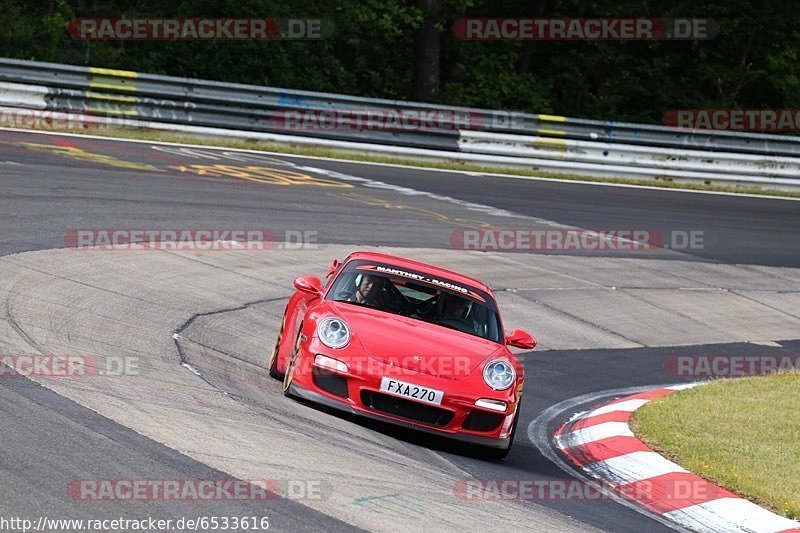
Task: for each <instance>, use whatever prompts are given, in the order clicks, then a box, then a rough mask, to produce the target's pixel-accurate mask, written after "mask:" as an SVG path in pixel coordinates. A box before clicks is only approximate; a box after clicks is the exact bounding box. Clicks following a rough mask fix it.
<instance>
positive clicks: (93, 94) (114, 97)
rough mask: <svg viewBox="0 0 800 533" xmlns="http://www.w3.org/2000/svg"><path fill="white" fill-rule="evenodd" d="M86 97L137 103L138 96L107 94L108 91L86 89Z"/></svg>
mask: <svg viewBox="0 0 800 533" xmlns="http://www.w3.org/2000/svg"><path fill="white" fill-rule="evenodd" d="M86 98H91V99H93V100H108V101H111V102H124V103H126V104H135V103H136V97H135V96H124V95H121V94H106V93H97V92H94V91H86Z"/></svg>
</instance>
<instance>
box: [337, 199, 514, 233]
mask: <svg viewBox="0 0 800 533" xmlns="http://www.w3.org/2000/svg"><path fill="white" fill-rule="evenodd" d="M328 194H329V195H330V196H335V197H337V198H344V199H346V200H352V201H354V202H358V203H361V204H364V205H369V206H372V207H382V208H384V209H394V210H398V211H408V212H409V213H414V214H415V215H423V216H425V217H427V218H431V219H433V220H436V221H438V222H444V223H447V224H452V225H454V226H462V227H469V228H476V227H477V228H483V229H501V228H498V227H496V226H494V225H493V224H492V223H490V222H487V221H485V220H478V219H474V218H462V217H449V216H447V215H445V214H443V213H439V212H437V211H432V210H430V209H424V208H422V207H416V206H413V205H406V204H398V203H395V202H391V201H389V200H384V199H381V198H375V197H373V196H367V195H364V194H359V193H355V192H349V193H344V192H343V193H328Z"/></svg>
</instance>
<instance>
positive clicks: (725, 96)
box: [0, 0, 800, 123]
mask: <svg viewBox="0 0 800 533" xmlns="http://www.w3.org/2000/svg"><path fill="white" fill-rule="evenodd" d="M419 5H420V3H418V2H417V1H415V0H406V1H399V2H398V1H397V0H340V1H338V2H327V1H322V0H221V1H219V0H178V1H175V2H161V1H157V0H76V1H67V0H32V1H24V0H5V2H0V7H2V9H3V13H4V16H3V17H2V18H0V55H1V56H5V57H14V58H20V59H32V60H38V61H53V62H60V63H70V64H80V65H92V66H100V67H108V68H118V69H127V70H136V71H140V72H152V73H158V74H168V75H175V76H186V77H193V78H202V79H211V80H222V81H234V82H240V83H253V84H263V85H271V86H276V87H286V88H294V89H305V90H312V91H328V92H338V93H345V94H356V95H363V96H372V97H383V98H392V99H401V100H413V96H414V79H413V76H414V63H415V57H414V38H415V33H416V31H417V30H418V29H419V28H420V27H421V25H422V23H423V20H424V16H425V13H424V12H423V11H422V8H421V7H419ZM76 17H184V18H192V17H241V18H245V17H275V18H290V17H293V18H324V19H328V20H331V21H332V22H333V23H334V25H335V31H334V34H333V35H332V36H331V37H330V38H328V39H326V40H322V41H241V42H240V41H181V42H165V41H117V42H112V41H76V40H74V39H72V38H71V37H70V36H69V35H68V34H67V33H66V25H67V23H68V22H69V21H70V20H72V19H73V18H76ZM459 17H666V18H693V17H694V18H703V17H710V18H713V19H715V20H716V21H718V22H719V24H720V30H721V31H720V34H719V35H718V36H717V37H716V38H714V39H711V40H707V41H670V42H666V41H640V42H616V41H598V42H583V41H579V42H575V41H572V42H564V41H525V42H523V41H507V42H497V41H477V42H475V41H461V40H459V39H457V38H455V36H454V35H453V34H452V26H453V22H454V20H455V19H457V18H459ZM798 20H800V3H798V2H778V1H777V0H765V1H763V2H757V3H756V2H743V1H741V0H737V1H728V2H722V1H721V0H720V1H709V2H705V3H704V4H702V5H700V4H699V3H698V2H696V1H689V0H675V1H672V2H669V3H668V4H667V3H664V2H657V1H655V0H622V1H620V0H617V1H612V0H591V1H586V0H537V1H533V2H531V1H530V0H502V1H493V0H440V9H439V12H438V15H437V18H436V25H437V27H438V28H440V29H441V30H442V49H441V70H442V72H441V90H440V93H439V100H440V102H441V103H446V104H453V105H464V106H470V107H483V108H503V109H513V110H521V111H529V112H540V113H555V114H561V115H567V116H573V117H589V118H597V119H612V118H613V119H614V120H624V121H643V122H653V123H659V122H661V120H662V117H663V115H664V113H665V112H666V111H667V110H669V109H674V108H687V107H688V108H724V107H738V108H792V107H798V106H797V104H796V100H797V98H798V94H800V62H798V56H799V55H800V52H798V50H800V27H798V26H797V21H798Z"/></svg>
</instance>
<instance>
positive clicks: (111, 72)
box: [89, 67, 139, 78]
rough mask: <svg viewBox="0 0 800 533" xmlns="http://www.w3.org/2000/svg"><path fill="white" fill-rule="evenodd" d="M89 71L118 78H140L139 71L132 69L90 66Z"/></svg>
mask: <svg viewBox="0 0 800 533" xmlns="http://www.w3.org/2000/svg"><path fill="white" fill-rule="evenodd" d="M89 72H91V73H92V74H97V75H98V76H115V77H118V78H138V77H139V73H138V72H133V71H131V70H115V69H113V68H98V67H89Z"/></svg>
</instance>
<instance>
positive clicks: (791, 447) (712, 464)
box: [632, 371, 800, 519]
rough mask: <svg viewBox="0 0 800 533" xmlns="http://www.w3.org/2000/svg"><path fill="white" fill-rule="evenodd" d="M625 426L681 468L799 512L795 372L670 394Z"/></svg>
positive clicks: (798, 382)
mask: <svg viewBox="0 0 800 533" xmlns="http://www.w3.org/2000/svg"><path fill="white" fill-rule="evenodd" d="M632 428H633V430H634V433H635V434H636V436H637V437H639V438H641V439H642V440H643V441H644V442H645V443H646V444H647V445H648V446H650V447H651V448H653V450H655V451H657V452H659V453H661V454H662V455H664V456H666V457H668V458H669V459H671V460H672V461H674V462H676V463H678V464H679V465H681V466H682V467H684V468H686V469H687V470H689V471H691V472H694V473H696V474H698V475H700V476H702V477H704V478H706V479H708V480H710V481H712V482H714V483H716V484H718V485H720V486H722V487H724V488H726V489H728V490H729V491H731V492H733V493H735V494H738V495H739V496H742V497H743V498H747V499H748V500H751V501H753V502H755V503H758V504H760V505H762V506H764V507H768V508H770V509H772V510H773V511H775V512H776V513H779V514H782V515H784V516H787V517H789V518H794V519H797V518H800V371H792V372H783V373H779V374H772V375H769V376H762V377H752V378H741V379H726V380H720V381H716V382H714V383H711V384H708V385H703V386H701V387H695V388H693V389H688V390H684V391H680V392H676V393H673V394H669V395H667V396H665V397H663V398H659V399H657V400H654V401H651V402H649V403H647V404H646V405H645V406H643V407H642V408H641V409H639V410H637V411H636V413H635V414H634V417H633V419H632Z"/></svg>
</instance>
